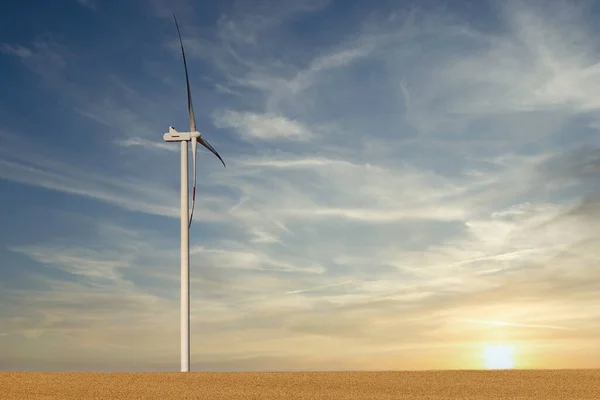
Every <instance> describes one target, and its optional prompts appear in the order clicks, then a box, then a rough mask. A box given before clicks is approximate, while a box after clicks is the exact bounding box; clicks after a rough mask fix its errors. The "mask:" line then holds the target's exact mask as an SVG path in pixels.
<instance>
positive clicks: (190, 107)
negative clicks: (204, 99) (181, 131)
mask: <svg viewBox="0 0 600 400" xmlns="http://www.w3.org/2000/svg"><path fill="white" fill-rule="evenodd" d="M173 19H174V20H175V26H176V27H177V34H178V35H179V44H180V45H181V55H182V56H183V68H185V84H186V86H187V98H188V114H189V116H190V132H196V118H195V117H194V106H193V105H192V92H191V91H190V79H189V77H188V69H187V62H186V60H185V50H183V41H182V40H181V32H180V31H179V24H178V23H177V18H176V17H175V13H173Z"/></svg>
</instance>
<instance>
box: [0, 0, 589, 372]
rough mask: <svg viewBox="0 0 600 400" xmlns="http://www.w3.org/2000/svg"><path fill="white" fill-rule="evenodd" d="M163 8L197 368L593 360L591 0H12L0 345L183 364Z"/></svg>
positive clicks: (29, 361) (44, 363)
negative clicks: (192, 200)
mask: <svg viewBox="0 0 600 400" xmlns="http://www.w3.org/2000/svg"><path fill="white" fill-rule="evenodd" d="M172 12H175V13H176V14H177V18H178V20H179V24H180V27H181V33H182V36H183V42H184V45H185V48H186V51H187V56H188V68H189V73H190V81H191V87H192V94H193V100H194V106H195V114H196V120H197V125H198V129H199V130H200V131H201V132H202V134H203V135H204V137H205V138H206V139H207V140H208V141H209V142H210V143H211V144H212V145H213V146H214V147H215V148H216V149H217V150H218V151H219V153H220V154H221V156H222V157H223V158H224V160H225V162H226V163H227V168H223V166H222V165H221V164H220V162H219V161H218V160H217V159H216V158H215V157H214V156H213V155H212V154H210V153H209V152H208V151H206V150H204V149H202V148H201V149H200V150H199V154H198V173H199V177H198V191H197V198H198V202H197V205H196V210H195V213H194V218H195V222H194V224H193V225H192V227H191V232H190V249H191V332H192V333H191V357H192V370H195V371H283V370H285V371H291V370H425V369H429V370H432V369H481V368H486V367H485V365H486V363H485V361H486V360H485V359H484V358H485V354H487V353H489V352H490V351H492V350H493V349H498V348H510V349H511V350H512V351H513V354H514V363H515V365H514V367H515V368H543V369H549V368H600V298H599V297H598V290H599V289H600V269H599V268H600V266H599V260H600V245H599V244H600V243H598V242H599V239H598V226H599V225H598V224H599V222H600V198H599V197H598V194H600V134H599V130H600V97H599V96H600V64H598V62H599V61H600V42H599V41H598V34H599V33H600V24H599V23H598V21H600V19H599V18H598V14H599V13H600V5H599V4H597V3H595V2H593V1H587V2H582V1H557V0H547V1H546V0H545V1H541V0H540V1H475V0H472V1H467V0H465V1H445V2H444V1H430V0H426V1H413V2H410V1H390V0H383V1H377V2H375V1H361V0H337V1H336V0H303V1H297V0H293V1H292V0H283V1H274V0H273V1H271V0H268V1H267V0H265V1H246V0H238V1H219V2H197V1H191V0H189V1H187V0H185V1H184V0H177V1H167V0H144V1H142V0H130V1H126V2H125V1H116V0H106V1H101V0H65V1H61V2H39V1H33V0H19V1H9V2H8V3H7V4H5V5H4V7H3V12H2V13H1V14H0V87H1V88H2V90H0V370H26V371H30V370H31V371H176V370H178V369H179V366H180V365H179V338H180V336H179V220H178V218H179V179H180V178H179V174H180V170H179V165H180V164H179V163H180V155H179V152H178V150H179V146H178V145H177V144H174V143H165V142H164V141H163V138H162V135H163V134H164V133H165V132H167V131H168V127H169V126H170V125H172V126H174V127H175V128H176V129H178V130H180V131H185V130H186V129H187V127H188V126H189V124H188V120H187V110H186V93H185V76H184V70H183V65H182V59H181V53H180V48H179V43H178V39H177V31H176V29H175V24H174V22H173V18H172ZM594 249H596V250H594ZM493 346H505V347H493ZM490 349H491V350H490ZM492 352H493V351H492Z"/></svg>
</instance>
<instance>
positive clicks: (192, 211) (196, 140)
mask: <svg viewBox="0 0 600 400" xmlns="http://www.w3.org/2000/svg"><path fill="white" fill-rule="evenodd" d="M197 148H198V139H197V138H196V137H195V136H193V137H192V165H193V168H194V186H193V187H192V210H191V212H190V222H189V223H188V229H189V228H190V227H191V226H192V219H193V218H194V206H195V205H196V150H197Z"/></svg>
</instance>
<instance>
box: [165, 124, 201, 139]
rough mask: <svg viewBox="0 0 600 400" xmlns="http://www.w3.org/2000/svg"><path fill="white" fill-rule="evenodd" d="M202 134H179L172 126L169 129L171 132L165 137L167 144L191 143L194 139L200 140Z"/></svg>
mask: <svg viewBox="0 0 600 400" xmlns="http://www.w3.org/2000/svg"><path fill="white" fill-rule="evenodd" d="M200 136H202V134H201V133H200V132H198V131H196V132H178V131H176V130H175V128H173V127H172V126H170V127H169V132H167V133H165V134H164V135H163V139H164V140H165V142H189V141H191V140H192V138H194V137H195V138H196V139H200Z"/></svg>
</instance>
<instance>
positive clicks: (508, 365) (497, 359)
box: [482, 345, 515, 369]
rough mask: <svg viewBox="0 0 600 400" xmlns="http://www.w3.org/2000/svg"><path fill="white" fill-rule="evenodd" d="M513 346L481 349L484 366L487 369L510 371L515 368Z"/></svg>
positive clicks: (493, 346) (495, 346) (491, 346)
mask: <svg viewBox="0 0 600 400" xmlns="http://www.w3.org/2000/svg"><path fill="white" fill-rule="evenodd" d="M514 350H515V348H514V346H508V345H488V346H485V347H484V349H483V354H482V355H483V360H484V365H485V367H486V368H487V369H512V368H514V367H515V358H514Z"/></svg>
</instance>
